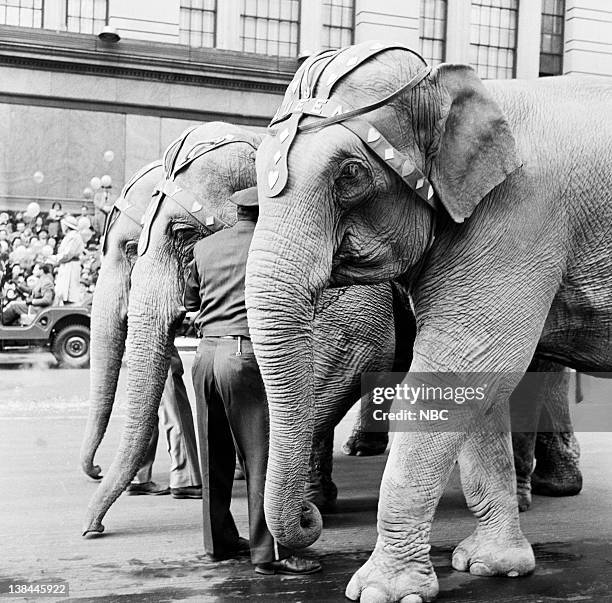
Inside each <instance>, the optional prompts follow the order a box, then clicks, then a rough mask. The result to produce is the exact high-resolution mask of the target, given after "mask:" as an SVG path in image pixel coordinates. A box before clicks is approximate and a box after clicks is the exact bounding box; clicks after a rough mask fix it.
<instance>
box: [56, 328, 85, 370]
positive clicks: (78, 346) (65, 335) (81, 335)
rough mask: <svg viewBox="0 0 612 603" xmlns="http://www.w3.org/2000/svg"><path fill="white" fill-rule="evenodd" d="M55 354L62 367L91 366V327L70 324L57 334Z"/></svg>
mask: <svg viewBox="0 0 612 603" xmlns="http://www.w3.org/2000/svg"><path fill="white" fill-rule="evenodd" d="M51 351H52V352H53V355H54V356H55V358H56V359H57V362H58V364H59V365H60V367H61V368H87V367H88V366H89V328H88V327H85V326H83V325H68V326H66V327H63V328H62V329H60V330H59V331H57V333H56V334H55V339H54V340H53V346H52V348H51Z"/></svg>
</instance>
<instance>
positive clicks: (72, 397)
mask: <svg viewBox="0 0 612 603" xmlns="http://www.w3.org/2000/svg"><path fill="white" fill-rule="evenodd" d="M183 357H184V360H185V365H186V366H185V369H186V375H189V374H190V365H191V358H192V356H191V355H190V354H189V353H187V354H183ZM24 361H26V362H27V363H29V367H28V368H23V362H24ZM0 362H2V364H1V366H0V417H1V418H2V420H1V421H0V458H1V459H2V462H1V464H0V490H1V492H2V505H1V507H0V534H1V535H2V538H1V544H0V586H2V587H4V586H5V585H6V583H7V581H9V580H10V579H23V580H28V581H32V580H40V579H46V580H50V579H61V580H64V581H67V582H68V583H69V587H70V600H74V601H94V600H112V601H137V600H139V601H155V602H158V601H159V602H161V601H173V600H185V601H187V600H189V601H191V600H193V601H234V600H236V601H238V600H245V599H246V598H249V600H251V599H252V600H256V601H262V602H263V601H268V600H271V599H276V600H279V601H313V600H317V601H321V602H323V601H342V600H343V591H344V587H345V585H346V582H347V580H348V578H349V577H350V575H351V573H352V572H353V571H354V570H355V569H357V568H358V567H359V565H360V564H361V563H363V561H365V559H367V555H368V553H369V551H370V550H371V548H372V546H373V544H374V542H375V537H376V529H375V521H376V503H377V491H378V483H379V481H380V475H381V472H382V468H383V464H384V458H380V457H378V458H349V457H345V456H343V455H341V454H339V453H337V454H336V469H335V475H336V481H337V484H338V487H339V491H340V500H339V512H338V513H337V514H335V515H329V516H326V517H325V530H324V533H323V536H322V537H321V539H320V540H319V541H318V542H317V543H316V544H315V545H314V546H313V547H312V548H311V550H310V552H309V553H308V554H312V555H320V556H322V561H323V563H324V572H323V573H322V574H320V575H318V576H311V577H304V578H291V577H282V578H281V577H255V575H254V574H253V573H252V571H251V567H250V565H249V564H248V563H247V562H246V561H228V562H223V563H221V564H216V565H215V564H212V563H210V562H208V561H207V560H206V559H205V557H204V556H203V554H202V553H203V550H202V545H201V540H202V536H201V514H200V513H201V509H200V502H199V501H193V500H174V499H173V498H171V497H169V496H165V497H126V496H122V497H121V498H120V499H119V500H118V501H117V503H116V504H115V505H114V506H113V507H112V509H111V511H110V512H109V513H108V515H107V517H106V518H105V521H104V524H105V526H106V533H105V534H104V535H103V536H101V537H96V538H91V539H84V538H82V537H81V535H80V534H81V523H82V520H83V516H84V511H85V508H86V506H87V502H88V500H89V497H90V496H91V494H92V493H93V492H94V490H95V488H96V487H97V486H96V484H95V483H94V482H91V481H88V480H87V479H86V478H85V477H84V476H83V475H82V474H81V473H80V471H79V470H78V468H77V464H78V452H79V447H80V439H81V434H82V432H83V428H84V425H85V417H86V413H87V397H88V372H87V371H69V370H65V371H62V370H58V369H54V368H47V367H48V366H49V365H52V364H53V362H52V358H51V357H50V356H49V355H46V354H36V355H28V356H27V357H25V358H24V357H6V356H3V357H2V358H0ZM124 385H125V371H123V372H122V378H121V383H120V395H119V399H118V404H117V408H116V412H115V414H114V415H113V418H112V420H111V424H110V427H109V430H108V433H107V437H106V439H105V441H104V442H103V445H102V447H101V449H100V451H99V455H98V461H99V462H100V464H101V465H102V467H103V469H104V468H107V467H108V466H109V465H110V462H111V459H112V456H113V452H114V449H115V447H116V445H117V442H118V439H119V433H120V429H121V425H122V421H123V415H124V401H125V396H124V394H123V390H124ZM188 386H189V388H190V387H191V385H190V383H188ZM190 393H191V390H190ZM591 395H592V396H594V397H595V398H596V401H599V402H602V401H603V400H604V397H605V394H604V390H603V388H601V389H600V390H597V388H595V389H592V390H591ZM192 399H193V396H192ZM351 424H352V416H349V417H348V418H347V419H346V420H345V421H344V422H343V423H342V425H341V426H340V428H339V430H338V435H337V438H336V448H338V447H339V445H340V444H341V442H342V440H343V439H344V437H345V436H346V434H347V432H348V430H349V428H350V425H351ZM579 439H580V443H581V446H582V468H583V473H584V477H585V486H584V491H583V493H582V494H581V495H580V496H577V497H573V498H564V499H552V498H543V497H535V499H534V505H533V508H532V510H530V511H529V512H528V513H527V514H524V515H523V516H522V523H523V528H524V531H525V533H526V535H527V537H528V538H529V539H530V541H531V542H532V543H534V545H535V551H536V556H537V559H538V568H537V570H536V572H535V574H534V575H533V576H531V577H528V578H524V579H517V580H511V579H486V578H477V577H472V576H470V575H465V574H461V573H458V572H454V571H452V570H451V568H450V562H449V558H450V552H451V550H452V545H453V544H456V543H457V542H458V541H459V540H460V539H461V538H463V537H465V536H467V535H468V534H469V533H470V532H471V530H472V528H473V520H472V518H471V516H470V514H469V512H468V511H467V509H466V508H465V503H464V502H463V498H462V495H461V492H460V488H459V483H458V479H457V476H453V478H452V481H451V484H450V485H449V488H448V489H447V492H446V494H445V495H444V498H443V499H442V502H441V504H440V508H439V510H438V513H437V516H436V521H435V524H434V528H433V534H432V543H433V545H434V547H433V551H432V552H433V561H434V564H435V566H436V569H437V572H438V576H439V578H440V587H441V595H440V601H462V602H463V601H493V600H495V601H499V602H504V601H513V602H517V603H518V602H536V601H546V602H552V601H597V602H599V601H612V569H611V568H612V513H611V511H610V500H612V437H611V436H610V434H609V433H581V434H579ZM164 446H165V443H164V442H163V441H162V440H161V438H160V445H159V450H158V462H157V463H156V467H155V477H154V479H156V481H160V482H167V471H168V466H169V461H168V456H167V454H166V452H165V450H164ZM236 489H237V495H236V496H235V504H234V511H235V516H236V518H237V522H238V524H239V528H240V530H241V533H242V534H244V535H246V533H247V532H246V505H245V491H244V483H243V482H241V483H238V484H237V487H236ZM1 590H2V589H0V591H1ZM15 599H16V597H12V600H15ZM47 600H49V599H47Z"/></svg>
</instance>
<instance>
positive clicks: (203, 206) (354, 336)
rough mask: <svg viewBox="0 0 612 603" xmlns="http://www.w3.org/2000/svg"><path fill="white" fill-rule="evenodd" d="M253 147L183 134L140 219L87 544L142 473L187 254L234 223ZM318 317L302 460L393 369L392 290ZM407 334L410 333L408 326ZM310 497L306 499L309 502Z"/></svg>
mask: <svg viewBox="0 0 612 603" xmlns="http://www.w3.org/2000/svg"><path fill="white" fill-rule="evenodd" d="M259 142H260V139H259V137H258V136H257V135H256V134H254V133H252V132H249V131H247V130H245V129H243V128H240V127H237V126H233V125H231V124H227V123H223V122H211V123H207V124H205V125H202V126H199V127H197V128H195V129H192V130H188V131H187V132H186V133H185V134H184V136H182V137H181V138H179V139H178V140H177V141H176V143H175V144H173V145H171V146H170V147H169V148H168V150H167V151H166V154H165V156H164V170H165V174H166V179H165V180H164V181H163V182H162V183H161V184H160V185H159V187H160V188H159V191H158V194H157V195H156V196H155V197H154V199H153V201H152V202H151V203H150V204H149V206H148V209H147V211H146V213H145V217H144V226H143V231H142V234H141V236H140V239H139V242H138V252H139V257H138V260H137V261H136V263H135V264H134V266H133V269H132V272H131V288H130V294H129V304H128V319H127V363H128V409H127V419H126V424H125V427H124V431H123V433H122V437H121V441H120V444H119V448H118V450H117V453H116V456H115V459H114V460H113V463H112V464H111V467H110V468H109V470H108V472H107V473H106V474H105V475H104V478H103V479H102V482H101V484H100V486H99V487H98V489H97V491H96V493H95V494H94V496H93V497H92V499H91V501H90V503H89V506H88V509H87V516H86V519H85V523H84V528H83V534H84V535H86V534H89V533H96V532H102V531H103V530H104V526H103V525H102V519H103V517H104V515H105V514H106V512H107V511H108V509H109V508H110V506H111V505H112V504H113V502H114V501H115V500H116V498H117V497H118V496H119V495H120V494H121V492H123V490H124V489H125V487H126V486H127V484H128V483H129V482H130V481H131V479H132V478H133V476H134V474H135V473H136V470H137V469H138V466H139V464H140V461H141V459H142V456H143V454H144V451H145V449H146V445H147V443H148V441H149V439H150V436H151V432H152V429H153V426H154V423H155V421H156V420H157V419H156V416H157V408H158V405H159V401H160V397H161V393H162V389H163V384H164V380H165V375H166V374H167V371H168V362H169V346H170V345H171V343H172V340H173V332H174V328H175V326H176V325H177V324H178V323H179V322H180V321H181V320H182V317H183V314H184V310H183V308H182V293H183V288H184V279H185V273H186V270H187V266H188V262H189V260H190V256H191V250H192V248H193V245H194V244H195V242H196V241H197V240H199V239H201V238H203V237H205V236H207V235H208V234H210V233H211V232H214V231H215V230H216V229H218V228H223V227H225V226H226V225H228V224H231V223H233V222H234V221H235V219H236V218H235V209H232V208H233V207H234V206H233V205H232V204H231V203H230V202H229V201H228V199H229V197H230V195H231V194H232V193H233V192H235V191H236V190H242V189H244V188H248V187H250V186H253V185H254V184H255V149H256V148H257V146H258V145H259ZM345 308H350V309H351V311H350V312H346V311H345ZM319 311H320V314H321V319H320V321H319V323H318V326H317V330H318V333H319V336H318V339H317V341H318V354H317V356H318V357H317V359H316V363H317V378H318V379H319V382H320V390H321V392H325V398H324V399H323V396H321V402H320V410H319V411H318V412H317V434H318V439H317V440H316V441H315V442H314V443H313V442H309V445H308V446H307V447H305V448H304V451H303V454H306V455H307V456H308V457H310V454H311V448H312V449H314V450H321V451H323V452H324V451H328V452H329V444H328V443H326V442H325V438H326V437H328V436H329V435H330V433H331V432H332V430H333V427H334V426H335V424H337V423H338V421H339V420H340V419H341V418H342V416H344V414H346V412H347V411H348V409H349V408H350V407H351V406H352V405H353V404H354V403H355V401H356V400H357V399H359V397H360V391H361V380H360V375H361V372H363V371H382V370H388V369H390V368H391V366H392V364H393V359H394V349H395V343H394V342H395V336H396V335H395V329H396V321H395V318H394V315H393V304H392V290H391V285H390V283H382V284H377V285H373V286H356V287H350V288H344V289H337V290H335V291H333V292H330V293H329V294H327V295H326V296H324V297H323V299H322V301H321V304H320V307H319ZM404 328H407V329H410V328H413V319H412V317H411V316H410V321H409V322H408V324H406V325H405V327H404ZM407 337H410V336H409V335H407ZM319 442H320V443H319ZM328 458H329V457H328ZM323 460H324V463H329V460H326V459H323ZM306 462H307V463H308V462H309V459H307V461H306ZM313 464H314V465H315V468H314V469H313V473H316V472H317V469H318V467H317V464H319V465H320V463H317V459H315V460H314V461H313ZM323 468H324V469H326V471H327V472H329V470H330V467H329V466H327V467H323ZM316 477H317V476H316V475H315V476H313V478H312V480H311V481H313V482H315V485H318V486H320V487H321V488H323V489H324V490H325V489H327V490H329V489H330V488H334V486H333V484H330V483H324V484H316ZM315 490H316V489H315ZM316 496H317V492H316V491H315V492H311V498H316ZM306 506H307V508H309V509H311V508H313V507H314V505H313V504H312V503H306ZM312 516H313V517H317V518H318V517H319V513H318V512H317V513H316V514H315V512H314V510H313V511H312Z"/></svg>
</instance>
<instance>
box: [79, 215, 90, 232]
mask: <svg viewBox="0 0 612 603" xmlns="http://www.w3.org/2000/svg"><path fill="white" fill-rule="evenodd" d="M90 226H91V220H90V219H89V218H88V217H87V216H81V217H80V218H79V220H78V222H77V228H78V229H79V230H87V229H88V228H89V227H90Z"/></svg>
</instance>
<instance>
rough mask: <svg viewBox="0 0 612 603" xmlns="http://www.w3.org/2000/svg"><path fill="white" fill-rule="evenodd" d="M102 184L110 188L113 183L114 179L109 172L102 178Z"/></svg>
mask: <svg viewBox="0 0 612 603" xmlns="http://www.w3.org/2000/svg"><path fill="white" fill-rule="evenodd" d="M100 184H101V185H102V186H103V187H104V188H110V187H111V186H112V184H113V179H112V178H111V177H110V176H109V175H108V174H104V176H102V178H100Z"/></svg>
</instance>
